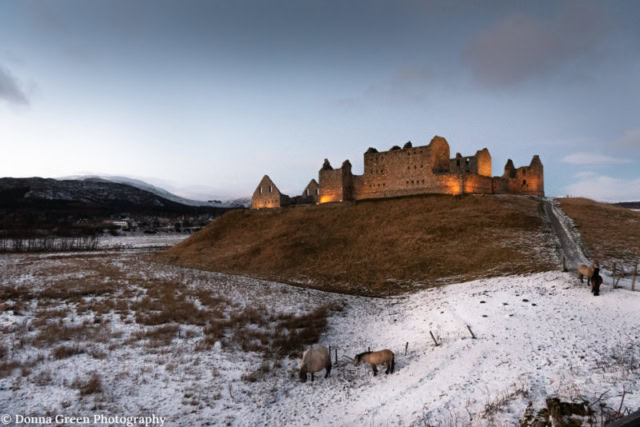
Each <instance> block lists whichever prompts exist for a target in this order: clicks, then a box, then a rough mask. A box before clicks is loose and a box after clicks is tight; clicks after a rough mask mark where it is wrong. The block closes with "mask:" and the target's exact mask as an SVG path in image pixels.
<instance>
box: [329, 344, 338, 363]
mask: <svg viewBox="0 0 640 427" xmlns="http://www.w3.org/2000/svg"><path fill="white" fill-rule="evenodd" d="M335 352H336V365H337V364H338V347H336V348H335ZM329 358H331V355H329Z"/></svg>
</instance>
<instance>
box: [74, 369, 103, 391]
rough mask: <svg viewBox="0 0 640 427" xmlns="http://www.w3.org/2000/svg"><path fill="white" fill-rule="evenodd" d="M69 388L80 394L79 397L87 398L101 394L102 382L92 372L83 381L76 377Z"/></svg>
mask: <svg viewBox="0 0 640 427" xmlns="http://www.w3.org/2000/svg"><path fill="white" fill-rule="evenodd" d="M71 387H72V388H75V389H77V390H78V391H79V392H80V396H87V395H89V394H94V393H100V392H102V381H101V380H100V376H99V375H98V373H97V372H92V373H90V374H89V377H88V378H87V379H85V380H82V379H81V378H79V377H76V379H75V380H73V383H72V384H71Z"/></svg>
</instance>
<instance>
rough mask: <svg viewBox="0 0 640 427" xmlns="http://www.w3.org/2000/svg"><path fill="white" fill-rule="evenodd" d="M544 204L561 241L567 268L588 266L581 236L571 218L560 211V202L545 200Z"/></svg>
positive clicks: (575, 268) (573, 268)
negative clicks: (581, 265)
mask: <svg viewBox="0 0 640 427" xmlns="http://www.w3.org/2000/svg"><path fill="white" fill-rule="evenodd" d="M543 203H544V212H545V215H546V216H547V219H548V220H549V222H550V223H551V228H552V229H553V232H554V234H555V235H556V236H557V237H558V240H559V241H560V247H561V250H562V256H564V258H565V259H566V260H567V268H568V269H569V270H577V269H578V264H588V262H587V257H586V256H585V255H584V252H583V251H582V241H581V240H580V235H579V234H578V233H577V232H576V230H575V228H574V227H573V224H572V222H571V220H570V219H569V217H567V215H566V214H565V213H564V212H563V211H562V210H561V209H560V206H559V205H558V202H556V201H555V200H553V199H544V200H543Z"/></svg>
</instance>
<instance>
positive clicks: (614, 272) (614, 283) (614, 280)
mask: <svg viewBox="0 0 640 427" xmlns="http://www.w3.org/2000/svg"><path fill="white" fill-rule="evenodd" d="M615 287H616V263H615V262H614V263H613V271H612V272H611V288H615Z"/></svg>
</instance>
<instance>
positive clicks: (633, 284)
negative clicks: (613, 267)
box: [631, 261, 638, 291]
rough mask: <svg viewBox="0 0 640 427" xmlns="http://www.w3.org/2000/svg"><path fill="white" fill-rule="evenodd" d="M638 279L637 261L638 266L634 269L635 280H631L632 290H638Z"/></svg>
mask: <svg viewBox="0 0 640 427" xmlns="http://www.w3.org/2000/svg"><path fill="white" fill-rule="evenodd" d="M636 277H638V261H636V266H635V267H634V268H633V279H632V280H631V290H632V291H635V290H636Z"/></svg>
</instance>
